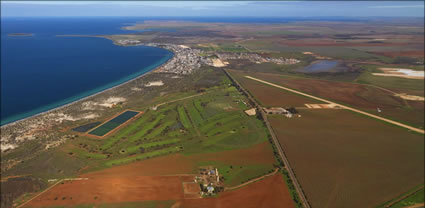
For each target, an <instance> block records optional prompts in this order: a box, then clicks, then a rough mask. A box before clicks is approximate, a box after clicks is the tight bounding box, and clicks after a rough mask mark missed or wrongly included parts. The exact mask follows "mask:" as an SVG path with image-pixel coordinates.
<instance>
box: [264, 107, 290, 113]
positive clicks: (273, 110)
mask: <svg viewBox="0 0 425 208" xmlns="http://www.w3.org/2000/svg"><path fill="white" fill-rule="evenodd" d="M263 110H264V112H266V113H267V114H282V115H283V114H287V113H289V112H288V111H287V110H286V109H284V108H282V107H272V108H263Z"/></svg>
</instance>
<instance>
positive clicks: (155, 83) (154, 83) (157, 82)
mask: <svg viewBox="0 0 425 208" xmlns="http://www.w3.org/2000/svg"><path fill="white" fill-rule="evenodd" d="M162 85H164V82H162V80H159V81H155V82H149V83H147V84H145V87H152V86H162Z"/></svg>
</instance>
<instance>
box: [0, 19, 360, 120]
mask: <svg viewBox="0 0 425 208" xmlns="http://www.w3.org/2000/svg"><path fill="white" fill-rule="evenodd" d="M145 20H184V21H197V22H228V23H285V22H293V21H311V20H319V19H318V18H252V17H231V18H229V17H54V18H52V17H32V18H28V17H26V18H24V17H2V18H1V111H0V116H1V122H0V125H4V124H7V123H10V122H13V121H16V120H20V119H23V118H26V117H29V116H32V115H35V114H38V113H41V112H44V111H47V110H50V109H53V108H56V107H59V106H62V105H65V104H67V103H70V102H73V101H76V100H78V99H81V98H84V97H87V96H89V95H92V94H95V93H97V92H100V91H103V90H105V89H108V88H110V87H113V86H115V85H118V84H121V83H123V82H125V81H128V80H130V79H133V78H135V77H138V76H140V75H142V74H144V73H146V72H149V71H151V70H152V69H154V68H156V67H157V66H159V65H161V64H162V63H164V62H166V61H167V60H168V59H170V58H171V57H172V53H171V52H169V51H167V50H164V49H161V48H153V47H145V46H137V47H121V46H116V45H114V44H113V43H112V41H110V40H107V39H102V38H95V37H58V36H57V35H112V34H125V33H135V32H144V31H143V30H140V31H127V30H122V29H121V27H123V26H128V25H132V24H134V23H142V22H143V21H145ZM320 20H322V21H334V20H340V21H365V20H362V19H355V18H354V19H350V18H335V17H333V18H320ZM10 33H32V34H33V36H8V34H10Z"/></svg>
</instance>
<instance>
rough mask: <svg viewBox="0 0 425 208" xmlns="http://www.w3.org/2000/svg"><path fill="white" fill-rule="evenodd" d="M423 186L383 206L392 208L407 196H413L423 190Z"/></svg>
mask: <svg viewBox="0 0 425 208" xmlns="http://www.w3.org/2000/svg"><path fill="white" fill-rule="evenodd" d="M424 188H425V185H422V186H419V187H418V188H417V189H415V190H414V191H412V192H410V193H407V194H404V195H402V196H401V197H399V198H397V199H396V200H394V201H392V202H390V203H388V204H386V205H384V207H385V208H390V207H392V206H393V205H394V204H397V203H398V202H400V201H403V200H404V199H406V198H408V197H409V196H412V195H413V194H416V193H417V192H419V191H420V190H422V189H424Z"/></svg>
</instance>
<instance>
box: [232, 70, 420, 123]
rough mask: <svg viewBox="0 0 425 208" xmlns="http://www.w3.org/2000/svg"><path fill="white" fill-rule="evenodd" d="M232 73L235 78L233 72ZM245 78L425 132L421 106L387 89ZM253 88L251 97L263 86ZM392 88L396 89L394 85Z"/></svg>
mask: <svg viewBox="0 0 425 208" xmlns="http://www.w3.org/2000/svg"><path fill="white" fill-rule="evenodd" d="M232 72H233V71H232ZM233 73H236V74H237V72H236V71H235V72H233ZM247 75H250V76H254V77H256V78H259V79H263V80H265V81H269V82H272V83H276V84H279V85H282V86H286V87H289V88H292V89H296V90H300V91H302V92H305V93H307V94H311V95H314V96H318V97H322V98H325V99H329V100H332V101H335V102H337V103H341V104H346V105H349V106H352V107H355V108H359V109H362V110H364V111H367V112H369V113H373V114H377V115H379V116H383V117H386V118H389V119H392V120H396V121H400V122H403V123H407V124H409V125H413V126H415V127H418V128H424V102H423V101H408V100H403V99H401V98H400V97H397V96H394V93H393V92H392V91H391V90H386V89H382V88H378V87H374V86H369V85H360V84H354V83H347V82H336V81H327V80H315V79H306V78H296V77H290V76H284V75H280V76H279V75H276V74H267V73H247ZM239 80H240V82H241V84H243V83H246V82H247V81H246V80H247V79H246V78H242V77H241V78H239ZM415 81H419V82H423V80H422V81H421V80H415ZM251 82H252V81H251ZM394 83H396V82H394ZM254 84H255V83H252V85H254ZM255 85H256V86H258V87H255V88H253V89H251V91H252V93H254V94H255V92H256V90H257V89H259V88H260V87H261V85H262V84H260V83H258V84H255ZM250 86H251V84H250V85H247V88H248V90H250ZM394 86H397V85H396V84H394ZM421 86H422V87H423V83H422V85H416V87H415V89H416V91H417V92H422V94H423V88H421ZM267 87H268V86H267ZM251 88H252V87H251ZM262 88H265V86H263V87H262ZM270 88H271V87H270ZM260 89H261V88H260ZM277 90H278V89H277ZM420 90H422V91H420ZM279 91H282V90H279ZM394 91H396V92H399V90H394ZM282 92H283V93H286V94H288V92H285V91H282ZM402 92H403V91H402ZM257 94H258V95H257V96H258V97H259V101H262V102H265V99H266V96H265V95H264V94H265V93H264V94H262V93H257ZM267 95H269V93H267ZM272 95H273V94H272ZM282 95H285V94H282ZM271 97H278V96H277V95H276V96H271ZM268 100H270V99H268ZM268 100H267V101H268ZM277 100H278V99H273V101H271V102H278V101H277ZM293 100H294V99H291V98H288V99H286V100H283V101H282V105H288V104H291V103H292V102H294V101H293ZM268 102H270V101H268ZM304 102H305V101H304ZM315 102H317V101H315ZM315 102H313V103H315ZM305 103H307V102H305ZM298 106H299V105H298ZM377 108H379V109H380V110H381V112H379V113H378V112H377Z"/></svg>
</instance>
